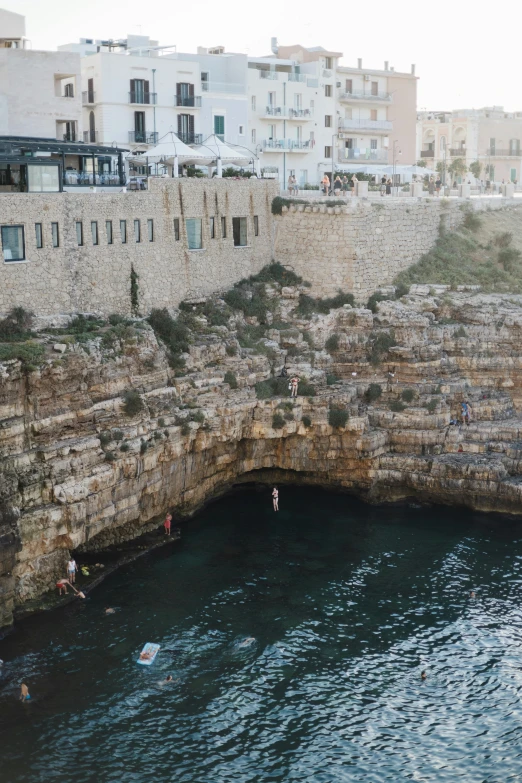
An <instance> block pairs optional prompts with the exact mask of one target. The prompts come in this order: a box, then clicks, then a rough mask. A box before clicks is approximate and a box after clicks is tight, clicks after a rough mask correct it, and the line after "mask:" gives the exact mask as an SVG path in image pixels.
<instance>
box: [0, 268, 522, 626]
mask: <svg viewBox="0 0 522 783" xmlns="http://www.w3.org/2000/svg"><path fill="white" fill-rule="evenodd" d="M266 289H267V296H269V301H270V302H271V303H272V305H271V306H272V312H270V313H268V315H267V320H268V322H269V325H268V328H267V329H266V331H265V336H264V337H262V338H260V337H259V334H257V335H256V336H255V338H254V337H252V334H253V330H255V329H256V327H257V323H258V322H257V319H256V317H254V316H246V317H245V316H244V315H242V314H241V313H237V312H235V313H232V315H230V314H229V313H227V314H226V319H225V320H226V325H224V324H221V325H217V326H212V325H211V322H212V318H210V317H208V316H205V315H204V312H203V311H202V309H201V306H200V305H195V306H194V308H195V309H194V313H193V314H192V316H191V318H192V321H191V340H190V345H189V350H188V352H187V353H186V354H185V356H184V358H185V362H186V366H185V369H183V370H180V369H177V370H173V369H172V367H171V366H170V365H171V364H172V363H173V362H172V361H171V362H170V364H169V361H168V360H167V351H166V349H165V347H164V346H163V345H161V344H160V343H159V342H158V340H157V338H156V336H155V333H154V332H153V330H152V329H151V328H150V326H149V325H148V324H147V323H146V322H144V321H135V322H133V323H132V324H131V323H129V324H127V325H126V326H124V325H121V324H120V326H119V327H116V328H109V327H108V326H107V327H106V328H102V329H101V330H100V332H99V333H96V334H94V336H89V335H87V336H85V335H83V337H82V340H81V341H75V338H73V337H71V338H68V339H64V340H63V345H62V346H61V347H60V349H59V350H64V353H63V354H60V356H59V357H57V354H56V352H53V343H54V342H55V341H56V340H57V339H60V338H57V337H56V336H55V335H53V334H50V333H48V334H47V336H45V333H43V335H42V338H41V339H42V342H43V343H44V345H45V346H46V348H45V349H46V352H47V353H46V358H45V360H44V361H43V363H42V364H41V366H40V367H39V368H38V369H34V368H32V367H31V366H28V365H27V364H26V365H24V364H23V363H22V362H20V361H18V360H13V361H6V362H4V363H2V364H0V374H1V385H0V394H1V396H0V459H1V465H2V469H1V475H0V504H1V505H0V513H1V516H0V626H2V625H5V624H7V623H9V622H10V621H11V619H12V611H13V608H14V607H15V605H17V604H21V603H23V602H24V601H26V600H28V599H29V598H33V597H35V596H37V595H39V594H41V593H42V592H44V591H46V590H48V589H49V588H50V587H52V585H53V580H54V578H55V577H56V576H57V575H63V567H64V564H65V561H66V559H67V558H68V555H69V552H70V551H71V550H77V549H82V548H84V549H92V550H96V549H98V548H101V547H103V546H106V545H107V544H110V543H113V542H117V541H122V540H126V539H130V538H133V537H135V536H137V535H138V534H139V533H141V532H143V531H144V530H145V529H147V527H150V526H151V525H155V524H158V517H159V515H162V514H163V513H164V512H165V510H166V509H167V508H171V509H172V510H173V511H174V513H175V514H177V515H188V514H190V513H192V512H193V511H194V510H195V509H197V508H198V507H199V506H201V505H202V504H203V503H204V502H205V501H206V500H208V499H209V498H211V497H213V496H215V495H216V494H217V493H219V492H223V491H225V490H226V489H227V488H228V487H230V486H231V485H233V484H234V483H236V482H238V481H241V480H256V478H258V479H259V480H263V481H268V480H274V479H277V481H279V482H282V481H285V480H286V481H290V482H306V483H315V484H321V485H325V486H331V487H338V488H345V489H347V490H349V491H351V492H356V493H358V494H360V495H362V496H364V497H366V498H367V499H369V500H372V501H386V500H395V499H399V498H403V497H407V496H410V497H417V498H419V499H422V500H426V501H437V502H442V503H453V504H466V505H468V506H470V507H474V508H477V509H483V510H494V511H502V512H509V513H517V514H518V513H520V510H521V497H522V482H521V466H520V460H521V458H522V420H521V418H520V415H519V410H520V407H521V406H522V392H521V389H522V382H521V367H522V339H521V338H522V297H518V296H510V295H500V294H496V295H485V294H481V293H480V292H476V291H457V292H451V291H449V290H447V289H446V288H445V287H443V286H438V287H437V286H435V287H432V288H431V289H430V288H428V287H421V286H413V287H412V289H411V291H410V293H409V294H408V295H406V296H404V297H402V299H400V300H395V299H391V300H389V301H383V302H381V303H380V304H379V305H378V306H377V307H376V308H375V309H376V310H377V311H376V312H375V313H372V312H371V311H370V310H368V309H364V308H354V307H352V306H350V305H344V306H342V307H340V308H337V309H331V310H330V312H329V313H327V314H320V313H314V314H308V315H303V314H302V313H301V314H300V312H299V309H296V308H297V305H298V303H299V296H300V294H303V293H306V289H303V288H300V287H299V286H293V287H283V288H281V286H279V285H277V284H275V283H269V284H267V285H266ZM326 309H328V308H326ZM248 330H250V332H249V331H248ZM249 335H250V337H249ZM285 360H286V365H287V367H288V369H289V371H290V372H291V373H297V374H298V375H299V376H300V377H301V378H304V377H306V379H307V381H308V382H310V383H311V384H312V385H313V386H314V387H315V392H316V394H315V396H312V392H313V390H311V389H310V390H308V391H307V396H306V397H305V396H299V397H298V398H297V400H296V401H294V402H292V401H291V400H289V399H287V398H282V397H281V396H269V397H267V387H266V385H264V386H261V387H260V386H259V383H260V382H261V381H263V380H264V379H267V378H270V377H271V376H273V375H274V374H278V373H279V371H280V369H281V367H282V365H283V364H284V362H285ZM180 373H181V375H180ZM225 374H227V375H226V379H225ZM256 384H257V393H256ZM236 386H237V388H236ZM285 386H286V384H285V383H284V382H283V383H280V385H279V391H281V389H284V388H285ZM129 389H134V390H137V391H139V393H140V397H138V403H137V404H136V405H134V407H133V404H132V400H130V402H129V398H127V400H126V401H125V399H124V395H125V392H126V391H128V390H129ZM259 397H262V399H260V398H259ZM140 400H141V402H142V407H141V409H140V410H138V408H139V407H140ZM464 400H468V401H469V402H470V403H471V406H472V411H473V417H472V421H471V423H470V424H469V426H467V425H464V426H455V425H451V424H450V421H451V420H452V419H455V418H457V417H458V416H459V415H460V403H461V402H462V401H464ZM134 403H136V399H134ZM336 410H337V411H340V415H337V417H336V416H335V412H336ZM332 412H333V415H332ZM329 422H332V423H336V424H337V426H332V424H331V423H329Z"/></svg>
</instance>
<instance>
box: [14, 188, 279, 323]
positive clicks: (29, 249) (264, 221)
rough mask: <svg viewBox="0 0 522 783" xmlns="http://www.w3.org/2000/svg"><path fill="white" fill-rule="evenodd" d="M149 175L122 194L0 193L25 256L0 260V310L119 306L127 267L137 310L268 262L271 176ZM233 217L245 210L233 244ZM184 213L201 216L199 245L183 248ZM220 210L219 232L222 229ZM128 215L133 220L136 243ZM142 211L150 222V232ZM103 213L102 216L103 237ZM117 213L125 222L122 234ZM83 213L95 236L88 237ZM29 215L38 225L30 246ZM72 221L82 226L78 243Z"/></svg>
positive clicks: (124, 308)
mask: <svg viewBox="0 0 522 783" xmlns="http://www.w3.org/2000/svg"><path fill="white" fill-rule="evenodd" d="M150 183H151V184H150V190H148V191H143V192H132V193H120V192H119V193H114V194H112V193H81V194H76V193H41V194H33V193H21V194H11V193H10V194H3V195H0V225H10V224H11V225H22V226H23V227H24V236H25V256H26V260H25V261H22V262H0V313H2V314H5V313H6V312H8V311H9V310H10V309H11V308H12V307H14V306H22V307H25V308H27V309H29V310H32V311H33V312H34V313H35V314H36V315H41V316H47V315H55V314H57V313H74V312H93V313H94V312H96V313H101V314H105V315H107V314H109V313H122V314H129V313H130V310H131V269H132V267H134V270H135V271H136V273H137V275H138V292H139V308H140V311H141V312H144V313H146V312H148V311H150V309H151V308H152V307H174V306H176V305H177V304H178V303H179V302H180V301H182V300H183V299H186V298H193V297H199V296H204V295H207V294H210V293H211V292H214V291H218V290H221V289H226V288H228V287H230V286H231V285H233V284H234V283H235V282H237V281H238V280H240V279H241V278H243V277H247V276H249V275H251V274H255V273H256V272H258V271H259V270H260V269H261V268H262V267H263V266H264V265H265V264H268V263H270V260H271V256H272V247H271V240H272V214H271V202H272V199H273V198H274V196H275V195H276V194H277V184H276V183H274V182H272V181H260V180H241V181H239V180H227V179H214V180H206V179H205V180H202V179H188V180H187V179H184V180H163V179H162V180H152V181H150ZM234 217H246V219H247V237H248V238H247V246H246V247H234V239H233V230H232V219H233V218H234ZM254 217H257V221H254ZM188 218H200V219H201V220H202V237H203V248H202V249H201V250H189V249H188V242H187V232H186V219H188ZM211 218H214V232H215V237H214V238H212V237H211V233H210V232H211ZM222 218H224V219H225V223H226V238H223V237H222ZM136 220H139V221H140V223H139V229H140V241H139V242H137V241H136V238H135V221H136ZM149 220H152V221H153V223H152V231H153V235H152V241H150V238H149V224H148V221H149ZM176 220H177V221H179V239H177V238H176V224H175V221H176ZM107 221H112V234H113V243H112V244H109V242H108V239H109V238H108V234H107ZM120 221H126V233H127V241H126V242H123V241H122V232H121V223H120ZM93 222H95V223H96V224H97V231H98V244H94V242H93V234H92V226H91V224H92V223H93ZM36 223H40V224H41V225H42V231H43V247H42V248H39V249H38V248H37V246H36V234H35V224H36ZM52 223H57V224H58V234H59V246H58V247H53V237H52ZM77 223H81V225H82V230H83V245H81V246H79V244H78V236H77V226H76V224H77ZM255 225H257V227H258V234H257V235H256V229H255Z"/></svg>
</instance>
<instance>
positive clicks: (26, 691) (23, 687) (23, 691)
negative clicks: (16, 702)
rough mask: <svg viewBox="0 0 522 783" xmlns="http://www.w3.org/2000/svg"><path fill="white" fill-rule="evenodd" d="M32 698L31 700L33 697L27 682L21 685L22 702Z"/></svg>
mask: <svg viewBox="0 0 522 783" xmlns="http://www.w3.org/2000/svg"><path fill="white" fill-rule="evenodd" d="M30 698H31V695H30V693H29V688H28V687H27V685H26V684H25V682H23V683H22V684H21V685H20V701H27V699H30Z"/></svg>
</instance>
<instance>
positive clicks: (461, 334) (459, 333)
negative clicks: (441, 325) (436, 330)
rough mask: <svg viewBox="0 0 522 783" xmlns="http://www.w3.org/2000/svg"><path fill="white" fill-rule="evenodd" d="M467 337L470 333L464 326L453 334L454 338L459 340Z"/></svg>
mask: <svg viewBox="0 0 522 783" xmlns="http://www.w3.org/2000/svg"><path fill="white" fill-rule="evenodd" d="M467 336H468V333H467V332H466V330H465V329H464V327H463V326H459V328H458V329H457V330H456V331H455V332H453V337H455V338H457V339H458V338H460V337H467Z"/></svg>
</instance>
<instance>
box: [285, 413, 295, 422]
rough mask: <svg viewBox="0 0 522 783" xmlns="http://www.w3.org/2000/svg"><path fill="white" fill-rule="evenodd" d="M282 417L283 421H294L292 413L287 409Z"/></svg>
mask: <svg viewBox="0 0 522 783" xmlns="http://www.w3.org/2000/svg"><path fill="white" fill-rule="evenodd" d="M284 419H285V421H294V414H293V413H290V412H289V411H287V412H286V413H285V414H284Z"/></svg>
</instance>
